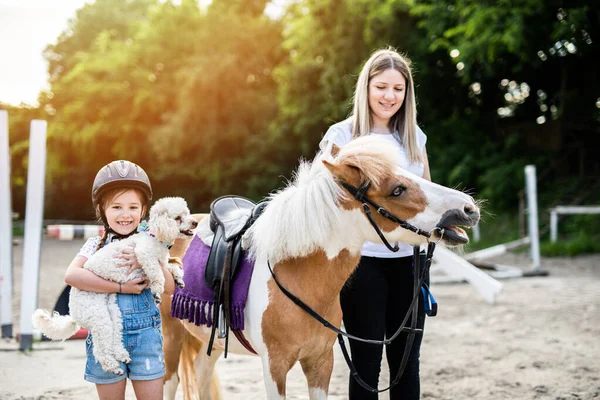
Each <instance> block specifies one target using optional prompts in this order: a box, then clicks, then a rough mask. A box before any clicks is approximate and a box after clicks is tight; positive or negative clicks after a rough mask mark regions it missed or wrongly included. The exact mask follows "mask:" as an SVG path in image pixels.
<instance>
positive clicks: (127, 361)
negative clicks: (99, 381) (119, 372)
mask: <svg viewBox="0 0 600 400" xmlns="http://www.w3.org/2000/svg"><path fill="white" fill-rule="evenodd" d="M115 358H116V359H117V360H118V361H120V362H122V363H125V364H131V358H130V357H129V353H128V352H127V351H125V352H124V353H117V354H115Z"/></svg>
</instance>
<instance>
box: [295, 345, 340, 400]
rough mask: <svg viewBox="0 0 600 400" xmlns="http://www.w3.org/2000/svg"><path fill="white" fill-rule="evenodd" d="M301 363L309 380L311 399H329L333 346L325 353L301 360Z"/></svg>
mask: <svg viewBox="0 0 600 400" xmlns="http://www.w3.org/2000/svg"><path fill="white" fill-rule="evenodd" d="M300 365H301V366H302V371H303V372H304V376H306V381H307V382H308V394H309V398H310V400H324V399H327V394H328V392H329V381H330V380H331V372H332V371H333V348H329V349H328V350H327V351H326V352H325V353H321V354H319V355H318V356H316V357H308V358H304V359H302V360H300Z"/></svg>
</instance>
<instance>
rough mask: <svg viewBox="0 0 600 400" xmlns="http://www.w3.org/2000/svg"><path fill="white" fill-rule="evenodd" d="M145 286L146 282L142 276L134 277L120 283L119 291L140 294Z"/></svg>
mask: <svg viewBox="0 0 600 400" xmlns="http://www.w3.org/2000/svg"><path fill="white" fill-rule="evenodd" d="M147 287H148V283H147V282H146V281H145V280H144V279H143V278H135V279H132V280H130V281H127V282H123V283H122V284H121V293H127V294H140V293H142V290H144V289H146V288H147Z"/></svg>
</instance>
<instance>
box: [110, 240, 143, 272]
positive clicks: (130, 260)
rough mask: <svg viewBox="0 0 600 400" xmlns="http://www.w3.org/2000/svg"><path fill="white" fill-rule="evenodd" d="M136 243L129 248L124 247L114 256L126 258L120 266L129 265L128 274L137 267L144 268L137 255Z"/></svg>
mask: <svg viewBox="0 0 600 400" xmlns="http://www.w3.org/2000/svg"><path fill="white" fill-rule="evenodd" d="M134 249H135V243H132V244H130V245H129V248H126V249H123V250H121V251H120V253H119V254H115V255H114V256H113V257H114V258H120V259H122V260H125V261H124V262H123V263H122V264H121V265H119V267H129V270H128V271H127V275H129V274H131V273H132V272H133V271H135V270H136V269H140V268H142V266H141V265H140V263H139V262H138V259H137V257H136V255H135V250H134Z"/></svg>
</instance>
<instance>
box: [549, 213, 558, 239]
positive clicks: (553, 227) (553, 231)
mask: <svg viewBox="0 0 600 400" xmlns="http://www.w3.org/2000/svg"><path fill="white" fill-rule="evenodd" d="M557 237H558V213H557V212H556V210H554V209H552V210H550V241H551V242H552V243H555V242H556V239H557Z"/></svg>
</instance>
